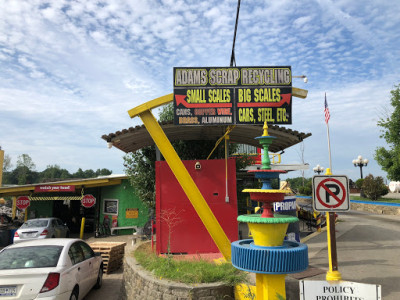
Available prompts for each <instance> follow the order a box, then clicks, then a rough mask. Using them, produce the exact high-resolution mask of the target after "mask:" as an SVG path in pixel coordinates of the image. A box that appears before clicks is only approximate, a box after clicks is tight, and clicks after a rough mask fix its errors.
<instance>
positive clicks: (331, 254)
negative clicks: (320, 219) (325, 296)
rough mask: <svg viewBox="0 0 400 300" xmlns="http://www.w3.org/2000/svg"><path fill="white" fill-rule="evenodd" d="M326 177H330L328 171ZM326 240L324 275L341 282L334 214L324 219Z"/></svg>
mask: <svg viewBox="0 0 400 300" xmlns="http://www.w3.org/2000/svg"><path fill="white" fill-rule="evenodd" d="M325 174H326V175H332V173H331V172H329V171H328V170H327V171H326V173H325ZM326 227H327V231H326V233H327V239H328V259H329V270H328V272H327V273H326V280H341V279H342V275H341V274H340V272H339V270H338V260H337V249H336V229H335V213H334V212H329V213H328V216H327V218H326Z"/></svg>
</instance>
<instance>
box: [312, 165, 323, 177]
mask: <svg viewBox="0 0 400 300" xmlns="http://www.w3.org/2000/svg"><path fill="white" fill-rule="evenodd" d="M313 171H314V172H315V173H318V175H319V174H320V173H322V172H323V171H324V167H321V166H320V165H317V166H316V167H314V168H313Z"/></svg>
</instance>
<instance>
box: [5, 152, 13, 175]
mask: <svg viewBox="0 0 400 300" xmlns="http://www.w3.org/2000/svg"><path fill="white" fill-rule="evenodd" d="M11 168H12V163H11V156H10V155H8V154H5V155H4V162H3V172H9V171H10V170H11Z"/></svg>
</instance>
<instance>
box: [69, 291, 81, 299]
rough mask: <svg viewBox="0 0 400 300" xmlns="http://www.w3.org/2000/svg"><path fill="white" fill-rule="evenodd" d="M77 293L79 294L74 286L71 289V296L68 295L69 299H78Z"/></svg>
mask: <svg viewBox="0 0 400 300" xmlns="http://www.w3.org/2000/svg"><path fill="white" fill-rule="evenodd" d="M78 295H79V292H78V289H76V288H75V289H74V290H73V291H72V294H71V297H69V300H78Z"/></svg>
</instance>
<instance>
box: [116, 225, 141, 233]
mask: <svg viewBox="0 0 400 300" xmlns="http://www.w3.org/2000/svg"><path fill="white" fill-rule="evenodd" d="M122 229H134V230H135V231H138V226H122V227H111V228H110V232H111V235H115V234H114V231H115V230H122Z"/></svg>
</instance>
